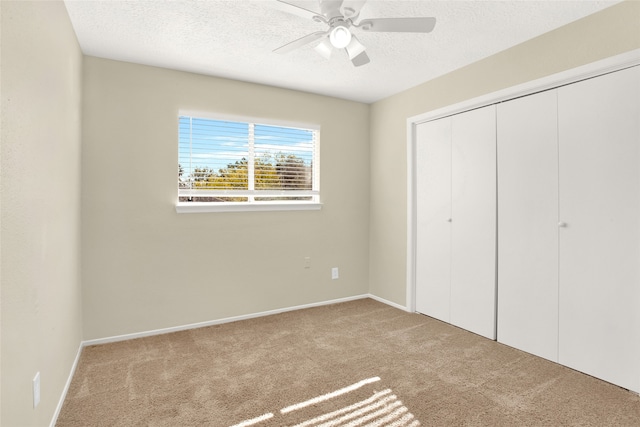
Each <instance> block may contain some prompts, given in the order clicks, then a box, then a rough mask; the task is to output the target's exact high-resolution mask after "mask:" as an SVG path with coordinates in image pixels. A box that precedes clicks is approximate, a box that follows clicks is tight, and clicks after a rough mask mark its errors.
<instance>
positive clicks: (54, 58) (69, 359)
mask: <svg viewBox="0 0 640 427" xmlns="http://www.w3.org/2000/svg"><path fill="white" fill-rule="evenodd" d="M0 9H1V11H2V13H1V15H2V22H1V28H2V30H1V31H2V46H1V52H2V77H1V86H0V89H1V106H2V107H1V108H2V128H1V131H0V141H1V144H2V147H1V175H2V178H1V182H2V187H1V189H2V192H1V196H0V201H1V202H0V206H1V212H0V218H1V221H2V224H1V227H0V229H1V240H0V245H1V246H2V259H1V267H0V268H1V272H2V276H1V296H2V299H1V301H2V302H1V309H2V323H1V336H2V347H1V348H2V358H1V363H2V364H1V366H0V369H1V374H0V377H1V389H2V404H1V407H2V419H1V420H0V424H1V425H3V426H27V425H28V426H31V425H48V424H49V422H50V421H51V418H52V416H53V414H54V412H55V409H56V406H57V404H58V401H59V399H60V396H61V394H62V390H63V388H64V386H65V383H66V381H67V378H68V376H69V372H70V369H71V366H72V364H73V361H74V358H75V356H76V354H77V351H78V347H79V344H80V340H81V338H82V336H81V333H82V326H81V325H82V313H81V295H80V281H79V245H80V235H79V231H80V114H81V105H80V102H81V97H80V90H81V86H80V79H81V65H82V55H81V52H80V49H79V46H78V44H77V42H76V38H75V34H74V32H73V30H72V28H71V24H70V22H69V18H68V16H67V11H66V9H65V7H64V4H63V3H61V2H9V1H2V2H1V3H0ZM37 371H39V372H40V375H41V402H40V405H39V406H38V407H37V408H35V409H34V408H33V407H32V402H33V401H32V391H31V390H32V388H31V381H32V379H33V377H34V375H35V374H36V372H37Z"/></svg>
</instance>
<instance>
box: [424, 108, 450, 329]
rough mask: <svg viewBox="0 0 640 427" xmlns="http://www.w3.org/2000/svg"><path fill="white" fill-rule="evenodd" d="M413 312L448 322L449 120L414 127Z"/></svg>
mask: <svg viewBox="0 0 640 427" xmlns="http://www.w3.org/2000/svg"><path fill="white" fill-rule="evenodd" d="M416 209H417V224H416V226H417V235H416V311H418V312H420V313H423V314H426V315H428V316H432V317H435V318H436V319H440V320H443V321H445V322H449V297H450V295H449V294H450V292H449V291H450V283H451V223H450V221H451V119H450V118H444V119H440V120H436V121H432V122H427V123H422V124H420V125H418V126H417V128H416Z"/></svg>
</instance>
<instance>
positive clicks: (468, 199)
mask: <svg viewBox="0 0 640 427" xmlns="http://www.w3.org/2000/svg"><path fill="white" fill-rule="evenodd" d="M451 120H452V125H451V129H452V135H451V136H452V163H451V164H452V171H451V176H452V198H451V203H452V207H451V209H452V227H451V230H452V231H451V251H452V252H451V317H450V318H451V320H450V322H451V323H452V324H454V325H456V326H459V327H461V328H464V329H467V330H469V331H471V332H475V333H477V334H479V335H482V336H485V337H487V338H491V339H495V310H496V279H495V277H496V275H495V268H496V119H495V106H493V105H491V106H488V107H484V108H480V109H477V110H472V111H468V112H465V113H462V114H458V115H455V116H453V117H452V118H451Z"/></svg>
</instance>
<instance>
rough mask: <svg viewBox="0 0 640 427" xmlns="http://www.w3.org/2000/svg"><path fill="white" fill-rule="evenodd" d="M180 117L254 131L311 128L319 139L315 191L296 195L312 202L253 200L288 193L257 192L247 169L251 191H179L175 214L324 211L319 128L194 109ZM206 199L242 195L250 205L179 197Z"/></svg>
mask: <svg viewBox="0 0 640 427" xmlns="http://www.w3.org/2000/svg"><path fill="white" fill-rule="evenodd" d="M181 116H190V117H194V118H196V117H197V118H200V119H210V120H221V121H232V122H241V123H249V125H250V127H251V128H252V127H253V125H257V124H259V125H267V126H281V127H288V128H298V129H308V130H314V131H317V134H316V140H315V144H314V152H313V170H312V173H313V177H312V189H311V190H309V191H300V190H296V191H295V195H296V196H311V197H312V199H311V200H309V201H292V200H275V201H259V202H256V201H254V200H253V197H252V196H256V195H258V196H263V197H264V196H288V195H290V194H288V193H289V192H288V191H286V190H273V191H269V190H254V189H253V188H252V187H253V179H252V172H253V168H252V167H250V168H249V170H248V174H249V176H248V182H249V185H250V187H249V190H224V191H220V190H217V191H215V190H213V191H206V190H190V189H178V197H177V198H176V212H177V213H206V212H247V211H248V212H251V211H299V210H319V209H321V208H322V203H321V202H320V125H318V124H310V123H300V122H290V121H283V120H273V119H264V118H256V117H247V116H235V115H228V114H216V113H211V112H202V111H193V110H180V111H178V116H177V117H176V118H177V119H178V120H179V118H180V117H181ZM252 151H253V148H252V147H250V154H249V159H248V160H249V163H251V162H252V158H253V156H252V153H251V152H252ZM195 194H197V195H198V196H207V195H216V196H221V197H233V196H242V197H249V201H247V202H181V201H180V197H185V196H189V195H195Z"/></svg>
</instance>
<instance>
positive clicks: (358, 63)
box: [351, 52, 370, 67]
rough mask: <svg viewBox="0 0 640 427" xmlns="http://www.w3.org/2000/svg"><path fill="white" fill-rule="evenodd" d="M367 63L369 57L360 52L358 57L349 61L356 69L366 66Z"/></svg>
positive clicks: (365, 53)
mask: <svg viewBox="0 0 640 427" xmlns="http://www.w3.org/2000/svg"><path fill="white" fill-rule="evenodd" d="M369 62H370V60H369V56H368V55H367V52H362V53H361V54H360V55H358V56H356V57H355V58H353V59H352V60H351V63H352V64H353V65H354V66H356V67H359V66H361V65H364V64H368V63H369Z"/></svg>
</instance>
